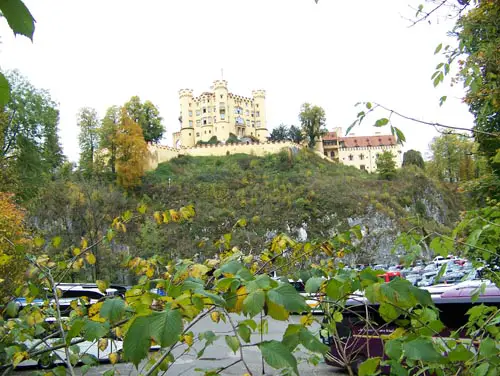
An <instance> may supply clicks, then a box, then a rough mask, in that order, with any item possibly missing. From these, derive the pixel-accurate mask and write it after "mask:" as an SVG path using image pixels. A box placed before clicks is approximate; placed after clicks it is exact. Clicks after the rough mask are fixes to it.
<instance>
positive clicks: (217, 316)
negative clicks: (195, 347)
mask: <svg viewBox="0 0 500 376" xmlns="http://www.w3.org/2000/svg"><path fill="white" fill-rule="evenodd" d="M210 318H211V319H212V321H213V322H215V323H218V322H219V321H220V313H219V312H217V311H215V312H212V313H211V314H210Z"/></svg>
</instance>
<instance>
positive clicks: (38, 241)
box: [33, 237, 45, 247]
mask: <svg viewBox="0 0 500 376" xmlns="http://www.w3.org/2000/svg"><path fill="white" fill-rule="evenodd" d="M33 242H34V243H35V245H36V246H37V247H41V246H42V245H44V244H45V239H43V238H40V237H36V238H35V240H34V241H33Z"/></svg>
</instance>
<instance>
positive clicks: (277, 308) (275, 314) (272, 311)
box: [266, 297, 290, 321]
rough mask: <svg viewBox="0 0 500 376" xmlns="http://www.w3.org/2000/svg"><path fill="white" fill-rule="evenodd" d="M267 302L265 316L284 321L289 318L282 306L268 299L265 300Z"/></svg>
mask: <svg viewBox="0 0 500 376" xmlns="http://www.w3.org/2000/svg"><path fill="white" fill-rule="evenodd" d="M266 302H267V314H268V315H269V316H271V317H272V318H273V319H275V320H279V321H285V320H287V319H288V316H290V313H289V312H288V311H287V310H286V309H285V307H283V306H282V305H279V304H276V303H274V302H272V301H271V300H269V297H268V298H267V299H266Z"/></svg>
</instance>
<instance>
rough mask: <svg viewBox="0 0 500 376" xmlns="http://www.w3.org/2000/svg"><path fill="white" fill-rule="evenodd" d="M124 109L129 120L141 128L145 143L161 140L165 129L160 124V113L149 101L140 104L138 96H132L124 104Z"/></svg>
mask: <svg viewBox="0 0 500 376" xmlns="http://www.w3.org/2000/svg"><path fill="white" fill-rule="evenodd" d="M124 107H125V109H126V110H127V113H128V115H129V116H130V118H131V119H132V120H133V121H135V122H136V123H137V124H139V125H140V126H141V128H142V133H143V135H144V140H145V141H146V142H158V141H160V140H161V138H162V136H163V132H164V131H165V129H164V128H163V125H162V124H161V121H162V118H161V117H160V112H159V111H158V108H157V107H156V106H155V105H154V104H153V103H152V102H151V101H146V102H144V103H142V102H141V99H140V98H139V97H138V96H134V97H132V98H130V100H129V101H128V102H127V103H125V106H124Z"/></svg>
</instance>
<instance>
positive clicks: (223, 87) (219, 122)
mask: <svg viewBox="0 0 500 376" xmlns="http://www.w3.org/2000/svg"><path fill="white" fill-rule="evenodd" d="M213 91H214V96H215V121H214V128H215V133H216V134H217V137H218V139H219V140H220V141H226V140H227V139H228V138H229V133H232V132H231V127H230V125H229V116H230V112H229V92H228V90H227V81H225V80H216V81H214V85H213Z"/></svg>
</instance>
